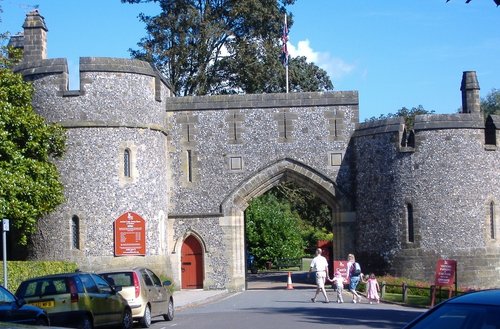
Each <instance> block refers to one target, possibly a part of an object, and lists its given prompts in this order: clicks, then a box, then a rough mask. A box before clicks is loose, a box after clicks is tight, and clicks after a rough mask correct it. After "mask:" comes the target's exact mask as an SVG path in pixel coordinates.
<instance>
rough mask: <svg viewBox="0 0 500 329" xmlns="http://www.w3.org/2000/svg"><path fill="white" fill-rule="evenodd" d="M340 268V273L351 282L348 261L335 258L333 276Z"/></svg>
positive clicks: (347, 281)
mask: <svg viewBox="0 0 500 329" xmlns="http://www.w3.org/2000/svg"><path fill="white" fill-rule="evenodd" d="M336 270H339V272H340V274H342V277H343V278H344V280H345V282H346V283H349V273H347V261H346V260H334V261H333V273H332V276H334V275H335V271H336Z"/></svg>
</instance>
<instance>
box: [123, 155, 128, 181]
mask: <svg viewBox="0 0 500 329" xmlns="http://www.w3.org/2000/svg"><path fill="white" fill-rule="evenodd" d="M123 175H124V176H125V177H130V150H129V149H125V151H124V152H123Z"/></svg>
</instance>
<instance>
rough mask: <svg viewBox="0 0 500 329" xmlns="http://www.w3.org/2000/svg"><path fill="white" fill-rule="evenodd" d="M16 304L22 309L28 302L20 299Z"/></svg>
mask: <svg viewBox="0 0 500 329" xmlns="http://www.w3.org/2000/svg"><path fill="white" fill-rule="evenodd" d="M16 304H17V307H22V306H23V305H25V304H26V300H24V298H18V299H17V300H16Z"/></svg>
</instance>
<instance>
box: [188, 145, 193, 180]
mask: <svg viewBox="0 0 500 329" xmlns="http://www.w3.org/2000/svg"><path fill="white" fill-rule="evenodd" d="M186 156H187V172H188V175H187V176H188V182H192V181H193V158H192V155H191V150H187V152H186Z"/></svg>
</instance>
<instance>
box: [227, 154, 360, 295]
mask: <svg viewBox="0 0 500 329" xmlns="http://www.w3.org/2000/svg"><path fill="white" fill-rule="evenodd" d="M286 181H294V182H295V183H297V184H298V185H301V186H303V187H306V188H308V189H310V190H311V191H313V192H314V193H316V194H317V195H318V197H320V198H321V199H322V200H323V202H325V203H326V204H327V205H328V206H329V207H330V208H331V209H332V217H333V218H332V227H333V231H334V232H333V234H334V243H333V246H334V256H335V257H343V256H344V254H345V253H346V252H347V251H349V250H353V248H354V225H353V223H354V220H355V213H354V211H353V210H352V207H351V203H350V202H349V200H348V198H347V197H346V196H345V195H344V194H343V193H342V192H341V191H340V190H339V189H338V187H337V185H336V184H335V182H334V180H332V179H331V178H329V177H327V176H326V175H324V174H322V173H321V172H319V171H317V170H315V169H314V168H312V167H310V166H307V165H305V164H303V163H301V162H298V161H295V160H293V159H289V158H285V159H282V160H279V161H276V162H274V163H272V164H270V165H268V166H267V167H265V168H263V169H261V170H260V171H259V172H257V173H256V174H255V175H253V176H252V177H250V178H249V179H248V180H246V181H244V182H242V183H241V184H239V185H238V186H237V187H236V188H235V189H234V190H233V191H232V192H231V193H230V194H229V195H228V196H227V197H226V198H225V199H224V201H223V203H222V204H221V211H222V213H223V214H224V218H225V220H224V222H225V225H224V226H225V227H226V231H227V232H228V237H229V238H230V241H229V245H230V248H231V250H232V256H233V264H232V265H233V266H232V268H231V269H230V270H232V273H231V274H232V275H231V276H232V277H233V282H234V283H235V285H236V286H244V285H245V279H246V267H245V265H246V261H245V260H246V253H245V233H244V211H245V209H246V208H247V207H248V205H249V203H250V201H251V200H252V199H253V198H255V197H258V196H260V195H262V194H264V193H265V192H267V191H269V190H270V189H271V188H273V187H274V186H277V185H278V184H280V183H281V182H286Z"/></svg>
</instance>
